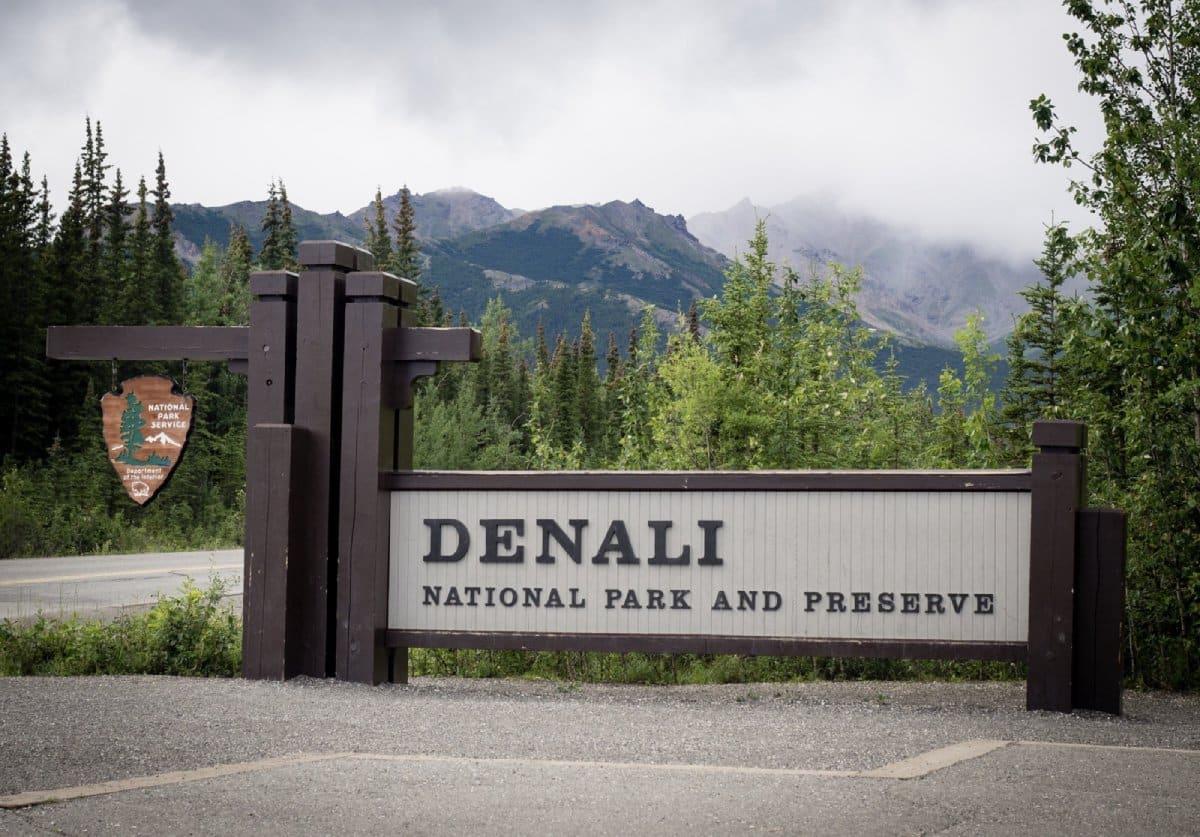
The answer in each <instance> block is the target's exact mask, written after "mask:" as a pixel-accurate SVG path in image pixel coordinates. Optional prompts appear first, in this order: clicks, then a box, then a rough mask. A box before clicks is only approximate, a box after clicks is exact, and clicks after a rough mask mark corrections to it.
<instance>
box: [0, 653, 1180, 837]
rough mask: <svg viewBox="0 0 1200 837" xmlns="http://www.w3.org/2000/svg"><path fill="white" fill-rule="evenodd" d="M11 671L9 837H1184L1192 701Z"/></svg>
mask: <svg viewBox="0 0 1200 837" xmlns="http://www.w3.org/2000/svg"><path fill="white" fill-rule="evenodd" d="M1023 706H1024V686H1023V684H1018V683H1010V684H994V683H993V684H961V683H960V684H936V683H922V684H914V683H900V684H897V683H834V684H830V683H814V684H786V685H736V686H715V687H713V686H704V687H690V686H680V687H667V688H664V687H616V686H574V685H570V684H553V683H534V682H524V681H456V680H427V679H419V680H417V681H416V682H415V683H414V684H412V685H410V686H381V687H375V688H372V687H367V686H359V685H354V684H344V683H337V682H333V681H313V680H305V679H301V680H298V681H292V682H289V683H286V684H280V683H264V682H248V681H240V680H223V681H222V680H181V679H175V678H152V677H108V678H78V679H74V678H64V679H59V680H54V679H43V678H22V679H8V680H0V708H2V711H0V752H2V753H3V754H4V757H3V758H2V759H0V833H2V834H21V835H52V834H53V835H82V834H102V835H107V834H113V835H116V834H120V835H126V834H220V835H254V837H265V835H275V834H278V835H305V834H347V835H357V834H408V833H413V834H466V833H478V834H531V833H540V834H555V835H557V834H619V835H628V834H641V833H653V834H666V835H674V834H679V835H687V836H688V837H697V835H705V834H722V835H728V834H746V833H750V832H754V833H760V832H766V833H781V834H810V833H811V834H818V833H819V834H833V835H838V834H852V835H873V834H880V835H883V834H887V835H891V834H930V833H939V834H955V835H965V834H1011V835H1021V837H1027V836H1028V835H1033V834H1055V835H1059V834H1062V835H1071V834H1079V835H1089V837H1091V835H1096V834H1155V835H1172V834H1195V833H1196V831H1197V823H1200V697H1198V696H1195V695H1192V696H1181V695H1162V694H1129V695H1127V700H1126V706H1127V714H1126V716H1125V717H1123V718H1112V717H1108V716H1103V715H1098V714H1077V715H1058V714H1053V713H1030V712H1026V711H1025V710H1024V708H1023Z"/></svg>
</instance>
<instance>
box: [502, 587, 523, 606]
mask: <svg viewBox="0 0 1200 837" xmlns="http://www.w3.org/2000/svg"><path fill="white" fill-rule="evenodd" d="M518 598H520V597H519V596H518V595H517V591H516V590H514V589H513V588H511V587H502V588H500V604H502V605H504V606H505V607H516V606H517V599H518Z"/></svg>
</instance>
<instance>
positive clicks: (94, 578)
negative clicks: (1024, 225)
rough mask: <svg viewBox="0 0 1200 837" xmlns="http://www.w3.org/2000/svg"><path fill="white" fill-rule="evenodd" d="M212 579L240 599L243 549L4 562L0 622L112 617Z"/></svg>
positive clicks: (0, 577)
mask: <svg viewBox="0 0 1200 837" xmlns="http://www.w3.org/2000/svg"><path fill="white" fill-rule="evenodd" d="M212 577H220V578H222V579H223V580H224V581H225V582H226V584H227V588H228V589H229V590H231V591H232V592H233V593H234V594H235V595H240V594H241V590H242V581H241V579H242V550H240V549H227V550H215V551H214V550H209V551H203V552H157V553H147V554H144V555H89V556H82V557H72V558H17V559H12V560H7V561H0V619H17V620H28V619H31V618H35V617H36V616H37V614H38V613H39V612H40V613H42V614H43V615H45V616H52V617H69V616H71V615H72V614H78V615H79V616H83V617H87V618H96V617H99V618H111V617H113V616H115V615H117V614H120V613H124V612H126V611H129V610H131V609H133V610H136V609H143V608H146V607H149V606H150V605H152V604H154V602H155V601H156V600H157V597H158V596H159V595H160V594H161V595H172V594H174V593H177V592H179V589H180V587H181V586H182V584H183V582H184V580H185V579H187V578H191V579H193V580H194V581H195V582H196V583H197V584H200V585H201V586H206V585H207V584H208V583H209V580H210V578H212Z"/></svg>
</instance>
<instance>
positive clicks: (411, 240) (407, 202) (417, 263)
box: [391, 185, 421, 282]
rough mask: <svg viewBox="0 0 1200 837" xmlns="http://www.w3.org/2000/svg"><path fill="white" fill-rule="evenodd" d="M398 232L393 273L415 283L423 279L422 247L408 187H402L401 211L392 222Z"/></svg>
mask: <svg viewBox="0 0 1200 837" xmlns="http://www.w3.org/2000/svg"><path fill="white" fill-rule="evenodd" d="M392 225H393V226H394V228H395V230H396V249H395V252H394V253H393V254H392V261H391V272H392V273H394V274H396V275H397V276H402V277H404V278H405V279H411V280H412V281H414V282H417V281H419V280H420V277H421V247H420V245H419V244H417V222H416V214H415V212H414V210H413V205H412V195H411V194H410V193H409V191H408V186H407V185H406V186H402V187H400V209H399V211H398V212H397V213H396V218H395V220H394V221H393V222H392Z"/></svg>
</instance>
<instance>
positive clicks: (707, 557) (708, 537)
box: [696, 520, 725, 567]
mask: <svg viewBox="0 0 1200 837" xmlns="http://www.w3.org/2000/svg"><path fill="white" fill-rule="evenodd" d="M696 525H697V526H699V527H700V528H701V529H703V530H704V554H703V555H701V556H700V560H699V561H697V562H696V563H697V564H699V565H700V566H702V567H719V566H720V565H721V564H724V563H725V561H724V560H723V559H721V558H718V557H717V530H718V529H720V528H721V527H722V526H724V525H725V521H723V520H699V521H697V522H696Z"/></svg>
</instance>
